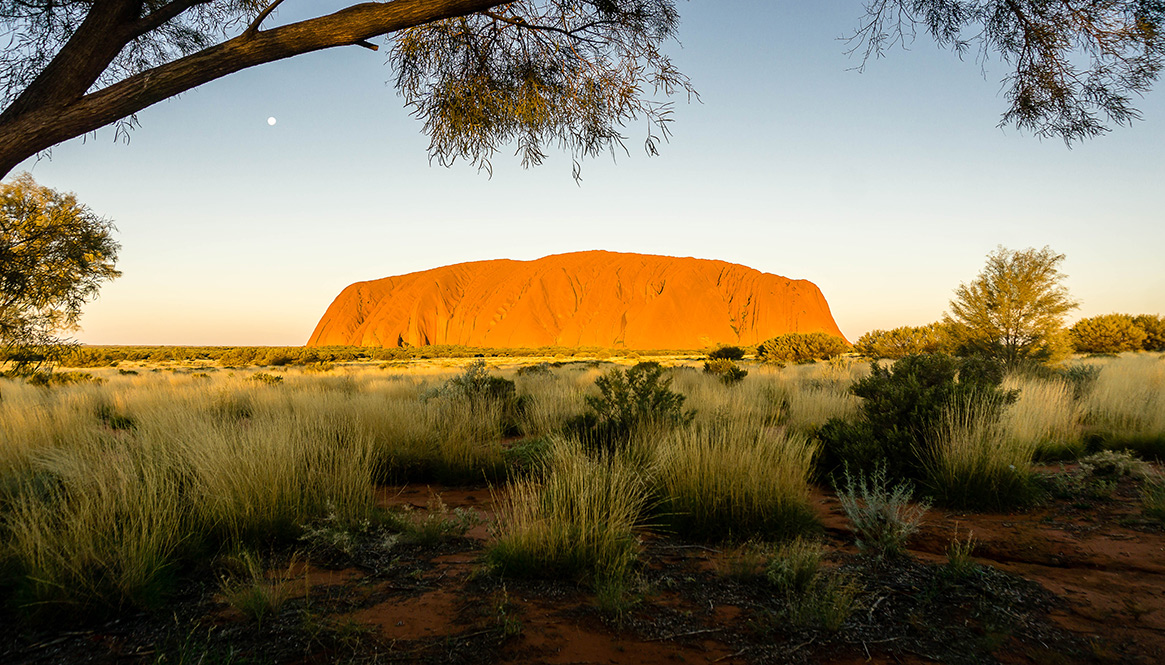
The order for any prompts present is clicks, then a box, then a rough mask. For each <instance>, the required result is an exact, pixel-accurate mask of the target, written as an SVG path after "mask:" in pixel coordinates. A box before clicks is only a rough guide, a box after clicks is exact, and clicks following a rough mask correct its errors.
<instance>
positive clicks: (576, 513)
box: [485, 439, 648, 584]
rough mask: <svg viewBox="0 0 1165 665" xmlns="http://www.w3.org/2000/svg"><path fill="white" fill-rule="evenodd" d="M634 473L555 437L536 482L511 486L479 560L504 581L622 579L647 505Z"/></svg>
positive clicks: (609, 458)
mask: <svg viewBox="0 0 1165 665" xmlns="http://www.w3.org/2000/svg"><path fill="white" fill-rule="evenodd" d="M647 498H648V492H647V486H646V483H644V481H643V479H642V478H641V476H640V474H639V472H638V471H637V470H636V469H635V468H634V467H632V466H631V465H629V464H628V463H627V462H625V461H624V460H622V459H620V458H619V457H616V456H609V455H605V454H599V455H587V454H586V453H584V452H583V450H582V448H581V446H579V445H578V443H577V442H575V441H568V440H563V439H556V440H555V441H554V448H553V451H552V453H551V455H550V460H549V462H548V469H547V471H546V473H545V474H544V476H543V477H542V478H541V479H540V480H534V479H519V480H515V481H513V482H511V483H510V485H509V487H508V490H507V492H506V494H505V496H504V497H503V498H502V499H501V501H500V505H499V511H498V519H497V532H496V538H495V540H494V542H493V544H491V545H490V546H489V548H488V549H487V551H486V555H485V558H486V561H488V562H489V564H490V565H491V566H492V567H493V568H494V569H495V570H497V571H499V572H500V573H501V574H503V575H516V576H540V577H565V578H569V579H576V580H581V581H584V582H591V583H595V584H603V583H607V582H609V581H610V580H623V579H625V578H626V576H627V575H628V574H629V573H630V571H631V568H632V566H633V565H634V563H635V560H636V557H637V555H638V551H639V544H638V542H637V540H636V538H635V536H634V534H633V533H632V528H633V527H634V526H635V525H636V524H637V523H638V522H639V520H640V516H641V515H642V513H643V510H644V508H645V506H646V504H647Z"/></svg>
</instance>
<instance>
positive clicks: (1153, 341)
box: [1133, 314, 1165, 351]
mask: <svg viewBox="0 0 1165 665" xmlns="http://www.w3.org/2000/svg"><path fill="white" fill-rule="evenodd" d="M1133 323H1134V324H1135V325H1136V326H1137V327H1138V328H1140V329H1141V330H1143V331H1145V341H1144V342H1142V348H1143V349H1145V350H1146V351H1165V317H1161V316H1157V315H1153V314H1140V315H1137V316H1134V317H1133Z"/></svg>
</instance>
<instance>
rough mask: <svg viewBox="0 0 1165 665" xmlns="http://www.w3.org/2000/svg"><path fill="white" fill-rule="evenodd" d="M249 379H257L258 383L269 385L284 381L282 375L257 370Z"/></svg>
mask: <svg viewBox="0 0 1165 665" xmlns="http://www.w3.org/2000/svg"><path fill="white" fill-rule="evenodd" d="M249 380H250V381H255V382H258V383H266V384H267V385H269V386H273V385H275V384H277V383H283V377H282V376H279V375H277V374H268V373H266V372H255V373H254V374H252V375H251V377H250V379H249Z"/></svg>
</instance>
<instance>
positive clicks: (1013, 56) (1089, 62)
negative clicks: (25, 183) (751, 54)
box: [0, 0, 1165, 176]
mask: <svg viewBox="0 0 1165 665" xmlns="http://www.w3.org/2000/svg"><path fill="white" fill-rule="evenodd" d="M282 2H283V0H274V1H273V2H270V3H267V2H264V1H263V0H0V30H2V31H3V35H4V36H6V37H7V41H8V46H7V47H6V48H5V50H4V51H3V52H2V54H0V108H2V111H0V176H3V175H5V174H7V173H8V172H9V171H10V170H11V169H13V168H14V167H15V166H16V165H17V164H19V163H20V162H21V161H23V160H24V159H26V158H28V157H31V156H33V155H36V154H38V153H41V152H43V151H45V150H48V149H50V148H51V147H52V146H54V145H56V144H58V143H61V142H63V141H65V140H68V139H70V138H73V137H77V136H82V135H84V134H86V133H88V132H92V131H94V130H96V129H99V128H101V127H105V126H107V125H111V124H115V125H116V126H117V128H118V133H119V134H121V133H123V132H125V131H127V130H128V129H129V128H131V127H132V126H133V124H134V123H135V122H136V118H135V115H134V114H136V113H137V112H138V111H141V110H142V109H145V108H147V107H149V106H150V105H152V104H155V103H157V102H159V101H162V100H164V99H167V98H169V97H172V96H174V95H177V94H179V93H181V92H184V91H186V90H190V89H191V88H194V87H197V86H199V85H202V84H204V83H207V82H209V81H213V80H215V79H218V78H221V77H223V76H227V75H229V74H231V73H234V72H237V71H240V70H243V69H246V68H249V67H254V66H257V65H261V64H264V63H267V62H273V61H276V60H281V59H284V58H289V57H293V56H297V55H301V54H306V53H310V52H313V51H318V50H321V49H327V48H333V47H339V46H353V45H355V46H363V47H366V48H371V49H376V48H377V46H376V45H374V44H373V43H372V42H371V41H369V40H372V39H376V38H379V37H382V36H388V37H389V39H390V42H391V45H392V48H391V50H390V56H389V58H390V60H391V62H392V64H393V65H394V66H395V69H396V86H397V88H398V90H399V91H400V92H401V93H402V95H403V96H404V98H405V102H406V104H407V105H408V107H409V108H410V109H411V110H412V112H413V113H414V114H415V115H416V116H417V117H418V118H419V119H421V120H422V121H423V122H424V128H425V132H426V133H427V134H428V135H429V136H430V138H431V144H430V156H431V157H432V158H433V159H434V160H436V161H438V162H440V163H448V162H450V161H452V160H455V159H466V160H468V161H470V162H472V163H475V164H478V165H479V166H482V167H485V168H488V167H489V162H490V158H491V157H492V156H493V155H494V154H495V152H496V151H497V150H498V149H499V147H501V146H503V145H509V144H516V145H517V149H518V153H519V154H520V155H521V159H522V161H523V163H524V164H526V165H534V164H538V163H540V162H541V161H542V159H543V157H544V155H545V151H546V150H547V149H548V148H554V147H559V148H563V149H565V150H566V151H568V152H569V153H571V154H572V155H573V156H574V157H575V158H576V164H577V159H578V158H580V157H586V156H593V155H596V154H599V153H602V152H605V151H608V150H614V149H619V148H622V147H623V143H624V136H623V134H622V130H623V129H624V128H625V127H626V126H627V124H628V123H631V122H646V124H647V126H648V127H649V130H648V132H647V138H646V146H645V147H646V149H647V151H648V152H649V153H651V152H654V151H655V149H656V145H657V143H658V141H659V140H660V139H662V138H665V137H666V136H667V126H668V125H667V122H668V120H669V114H670V111H671V107H670V105H669V102H668V101H667V100H668V98H669V97H671V96H673V95H675V94H686V95H690V94H693V92H694V91H693V89H692V86H691V84H690V82H689V81H688V79H687V78H685V77H684V75H683V74H682V73H681V72H679V71H677V70H676V68H675V67H674V66H673V65H672V62H671V61H670V60H669V59H668V57H667V55H666V54H665V53H664V50H663V48H664V45H665V44H666V43H667V42H668V41H669V40H671V39H673V38H674V37H675V35H676V31H677V28H678V25H679V15H678V12H677V8H676V3H675V2H674V0H518V1H516V2H502V1H500V0H391V1H389V2H362V3H356V4H352V5H350V6H348V7H346V8H344V9H341V10H339V11H336V12H333V13H330V14H324V15H320V16H317V17H315V18H310V19H307V20H303V21H299V22H295V23H291V24H287V25H278V26H275V27H268V28H264V27H263V26H264V24H265V23H266V22H269V21H270V18H269V17H270V15H271V13H272V12H273V10H275V9H276V8H277V7H278V6H279V5H280V4H281V3H282ZM866 10H867V11H866V16H865V19H864V20H862V21H861V23H860V24H859V27H858V28H857V30H856V31H855V33H854V35H853V42H854V45H853V48H854V50H855V51H856V52H859V53H862V54H863V55H864V56H865V57H866V58H870V57H876V56H880V55H882V54H883V53H884V51H885V50H886V49H887V48H889V47H891V46H893V45H895V44H899V43H902V42H904V41H906V40H908V39H910V38H911V37H912V36H913V35H914V34H916V33H917V32H918V31H919V30H920V29H921V30H922V31H925V32H927V33H929V34H930V35H931V36H932V37H933V38H934V39H935V40H936V41H937V42H938V43H939V44H940V45H943V46H946V47H949V48H951V49H952V50H954V51H955V52H956V53H957V54H959V55H960V56H962V55H963V54H964V53H966V52H967V51H968V49H970V48H971V46H972V45H975V46H977V47H978V50H979V54H980V56H981V57H982V58H987V57H989V56H996V57H998V58H1000V59H1001V60H1002V61H1003V62H1005V63H1006V64H1007V65H1008V66H1009V67H1010V68H1012V71H1011V73H1010V74H1009V75H1008V76H1007V79H1006V83H1007V102H1008V109H1007V110H1006V111H1005V112H1004V114H1003V123H1006V124H1014V125H1016V126H1018V127H1020V128H1023V129H1028V130H1031V131H1033V132H1034V133H1036V134H1038V135H1040V136H1059V137H1062V138H1063V139H1064V140H1065V141H1069V142H1071V141H1074V140H1078V139H1082V138H1087V137H1090V136H1094V135H1096V134H1098V133H1101V132H1104V131H1107V129H1108V126H1109V124H1112V123H1116V124H1122V123H1128V122H1130V121H1131V120H1133V119H1135V118H1137V117H1139V114H1138V111H1137V110H1136V108H1135V107H1134V106H1133V104H1132V100H1133V97H1134V96H1136V95H1140V94H1143V93H1144V92H1145V91H1147V90H1148V89H1149V88H1150V86H1151V85H1152V84H1153V82H1154V81H1155V80H1156V78H1157V75H1158V73H1159V71H1160V69H1161V66H1162V56H1163V51H1165V33H1163V31H1162V24H1163V23H1165V0H1060V1H1059V2H1047V1H1046V0H868V3H867V6H866Z"/></svg>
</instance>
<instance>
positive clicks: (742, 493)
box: [655, 421, 817, 539]
mask: <svg viewBox="0 0 1165 665" xmlns="http://www.w3.org/2000/svg"><path fill="white" fill-rule="evenodd" d="M815 451H816V445H815V444H814V443H812V442H811V441H810V440H809V439H808V438H807V437H805V436H803V435H800V434H794V433H787V432H785V431H773V430H771V429H765V428H762V427H760V426H759V425H757V424H756V423H750V422H747V421H746V422H740V421H727V422H721V423H698V424H695V425H692V426H689V427H686V428H682V429H678V430H675V431H674V432H673V433H672V434H671V435H670V436H668V437H667V438H666V439H664V440H663V442H662V443H661V444H660V445H659V446H658V448H657V449H656V465H655V466H656V473H655V477H656V480H655V484H656V486H657V489H656V493H657V495H658V496H659V497H660V505H659V511H660V519H661V520H663V521H664V522H665V523H667V524H668V525H670V526H671V527H672V528H674V529H675V530H676V531H678V532H680V533H682V534H685V535H688V536H692V537H697V538H710V539H719V538H725V537H730V536H733V535H735V536H738V537H753V536H759V537H772V538H778V539H781V538H789V537H793V536H797V535H800V534H801V533H804V532H806V531H807V530H810V529H812V528H814V527H816V526H817V521H816V518H815V516H814V513H813V509H812V507H811V506H810V504H809V490H808V485H807V480H808V477H809V473H810V470H811V467H812V463H813V454H814V452H815Z"/></svg>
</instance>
